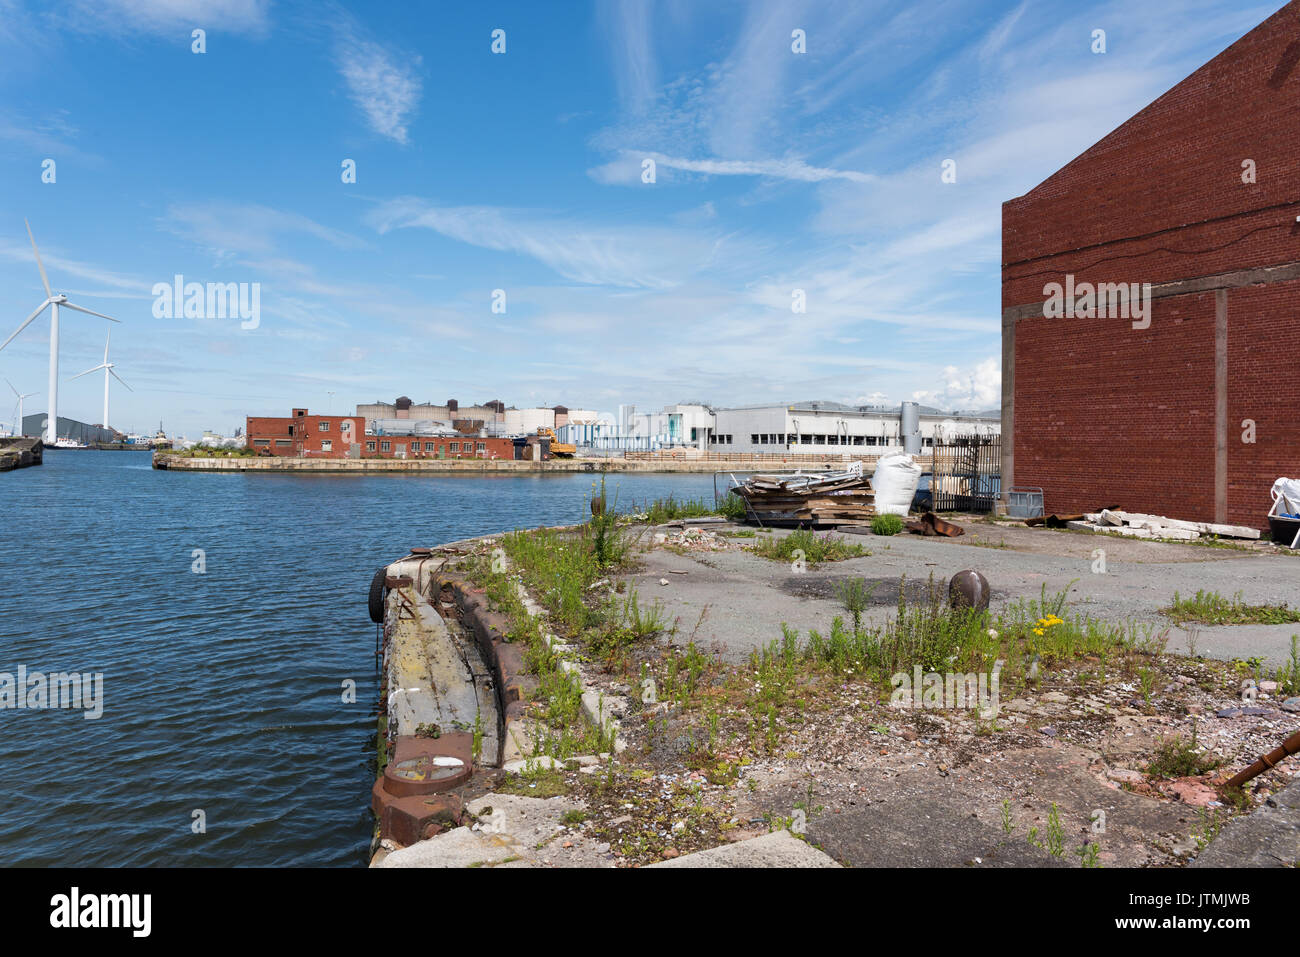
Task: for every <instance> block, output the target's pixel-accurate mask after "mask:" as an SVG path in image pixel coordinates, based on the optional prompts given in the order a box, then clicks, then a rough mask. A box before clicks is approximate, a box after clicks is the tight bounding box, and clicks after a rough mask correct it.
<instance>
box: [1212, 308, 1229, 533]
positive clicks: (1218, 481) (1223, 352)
mask: <svg viewBox="0 0 1300 957" xmlns="http://www.w3.org/2000/svg"><path fill="white" fill-rule="evenodd" d="M1214 520H1215V521H1216V522H1218V523H1219V524H1221V525H1222V524H1226V523H1227V521H1228V290H1226V289H1216V290H1215V291H1214Z"/></svg>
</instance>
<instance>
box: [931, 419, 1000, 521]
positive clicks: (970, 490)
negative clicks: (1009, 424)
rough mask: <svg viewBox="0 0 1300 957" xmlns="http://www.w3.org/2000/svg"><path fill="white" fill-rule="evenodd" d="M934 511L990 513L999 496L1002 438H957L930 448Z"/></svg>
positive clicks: (983, 436) (966, 436) (992, 436)
mask: <svg viewBox="0 0 1300 957" xmlns="http://www.w3.org/2000/svg"><path fill="white" fill-rule="evenodd" d="M930 461H931V466H930V495H931V499H932V502H933V505H932V507H933V509H934V510H935V511H936V512H991V511H993V509H994V507H995V506H996V505H997V501H998V496H999V495H1000V494H1001V493H1002V482H1001V479H1002V437H1001V436H998V435H958V436H955V437H953V438H951V439H949V440H947V441H945V442H942V443H941V442H938V441H936V442H935V444H934V446H933V448H932V449H931V458H930Z"/></svg>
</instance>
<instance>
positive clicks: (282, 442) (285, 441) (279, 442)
mask: <svg viewBox="0 0 1300 957" xmlns="http://www.w3.org/2000/svg"><path fill="white" fill-rule="evenodd" d="M275 444H276V445H293V443H292V442H290V441H289V440H288V439H276V440H275Z"/></svg>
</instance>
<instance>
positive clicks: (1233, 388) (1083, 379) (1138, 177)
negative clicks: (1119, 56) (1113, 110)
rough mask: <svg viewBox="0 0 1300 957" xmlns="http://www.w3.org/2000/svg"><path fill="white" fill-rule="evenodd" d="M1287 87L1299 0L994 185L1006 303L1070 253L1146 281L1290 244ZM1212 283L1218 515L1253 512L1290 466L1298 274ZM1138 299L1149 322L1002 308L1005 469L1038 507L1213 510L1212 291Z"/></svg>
mask: <svg viewBox="0 0 1300 957" xmlns="http://www.w3.org/2000/svg"><path fill="white" fill-rule="evenodd" d="M1298 96H1300V0H1297V2H1292V3H1289V4H1287V6H1286V7H1285V8H1283V9H1282V10H1281V11H1279V12H1278V13H1277V14H1275V15H1274V16H1273V17H1271V18H1269V20H1267V21H1266V22H1265V23H1264V24H1262V25H1261V26H1260V27H1258V28H1257V29H1256V30H1254V31H1252V32H1251V33H1249V34H1248V35H1247V36H1246V37H1244V38H1242V39H1241V40H1240V41H1238V42H1237V43H1236V44H1234V45H1233V46H1231V47H1230V48H1229V49H1228V50H1226V51H1225V52H1224V53H1222V54H1221V55H1219V56H1218V57H1216V58H1215V59H1213V60H1212V61H1210V62H1209V63H1208V64H1206V65H1205V66H1204V67H1202V68H1201V69H1200V70H1198V71H1197V72H1196V73H1194V74H1193V75H1192V76H1191V77H1189V78H1188V79H1187V80H1185V81H1183V82H1182V83H1180V84H1179V85H1178V86H1176V87H1175V88H1174V89H1173V90H1171V91H1169V92H1168V93H1166V94H1165V95H1164V96H1162V97H1160V98H1159V99H1157V100H1156V101H1155V102H1154V103H1152V104H1151V105H1150V106H1148V107H1147V108H1146V109H1144V110H1143V111H1142V112H1140V113H1139V114H1137V115H1136V116H1135V117H1133V119H1131V120H1129V121H1128V122H1127V123H1125V124H1124V125H1123V126H1121V127H1120V128H1119V129H1117V130H1115V131H1114V132H1113V133H1111V134H1110V135H1108V136H1107V137H1105V138H1104V139H1102V140H1101V141H1100V142H1099V143H1098V144H1096V145H1095V146H1094V147H1092V148H1091V149H1089V150H1088V151H1086V152H1085V153H1083V154H1082V155H1081V156H1079V157H1078V158H1076V159H1075V160H1074V161H1072V162H1071V163H1069V164H1068V165H1067V166H1065V167H1064V168H1063V169H1061V170H1060V171H1059V172H1057V173H1056V174H1054V175H1053V176H1052V177H1050V178H1049V179H1047V180H1046V181H1044V182H1043V183H1042V184H1041V185H1039V186H1038V187H1036V188H1035V189H1033V190H1032V191H1030V192H1029V193H1027V194H1026V195H1025V196H1022V197H1020V198H1018V199H1013V200H1011V201H1009V202H1007V203H1005V204H1004V205H1003V217H1002V218H1003V286H1002V303H1003V307H1004V308H1008V307H1015V306H1022V305H1026V304H1031V303H1041V302H1043V300H1044V298H1045V295H1044V289H1043V287H1044V285H1045V284H1046V283H1049V282H1057V283H1062V284H1063V283H1064V281H1065V275H1066V274H1067V273H1072V274H1073V275H1074V277H1075V282H1076V283H1080V282H1091V283H1101V282H1125V283H1152V284H1159V283H1162V282H1173V281H1178V280H1184V279H1193V278H1199V277H1206V276H1213V275H1216V274H1220V273H1225V272H1231V271H1235V270H1242V269H1251V268H1257V267H1261V266H1271V265H1279V264H1283V263H1292V262H1296V261H1300V224H1297V223H1296V216H1297V215H1300V109H1298V108H1297V107H1296V103H1297V97H1298ZM1245 159H1253V160H1254V161H1255V163H1256V169H1257V173H1256V176H1257V180H1258V181H1257V182H1256V183H1254V184H1245V183H1243V182H1242V179H1241V177H1242V172H1243V170H1242V165H1241V164H1242V161H1243V160H1245ZM1227 296H1228V301H1227V306H1228V390H1227V395H1228V470H1227V500H1228V514H1227V516H1226V518H1227V520H1228V521H1229V522H1232V523H1235V524H1244V525H1251V526H1255V527H1264V526H1265V525H1266V524H1267V523H1266V521H1265V519H1264V516H1265V514H1266V512H1267V510H1268V506H1269V504H1270V502H1269V496H1268V489H1269V487H1270V486H1271V485H1272V482H1273V480H1274V479H1276V478H1277V477H1278V476H1280V475H1300V376H1297V375H1296V371H1298V370H1300V358H1297V351H1296V350H1297V348H1300V283H1298V282H1286V283H1274V284H1270V285H1260V286H1251V287H1244V288H1235V289H1230V290H1229V291H1228V293H1227ZM1153 306H1154V307H1153V312H1152V321H1151V326H1150V328H1148V329H1145V330H1135V329H1133V328H1132V326H1131V322H1130V321H1129V320H1125V319H1119V318H1116V319H1092V320H1087V319H1051V320H1048V319H1042V318H1031V319H1021V320H1019V321H1018V322H1017V323H1016V329H1015V337H1016V338H1015V383H1014V422H1013V431H1014V438H1013V443H1014V456H1015V461H1014V469H1015V471H1014V482H1015V484H1016V485H1039V486H1043V487H1044V489H1045V492H1046V504H1047V508H1048V510H1049V511H1056V512H1072V511H1085V510H1092V509H1095V508H1097V507H1098V506H1101V505H1110V504H1117V505H1120V506H1122V507H1124V508H1127V509H1130V510H1133V511H1145V512H1157V513H1161V514H1166V515H1170V516H1173V517H1179V518H1188V519H1196V520H1202V521H1212V520H1214V517H1215V515H1214V506H1215V374H1214V356H1215V334H1214V330H1215V294H1214V292H1212V291H1211V292H1205V293H1196V294H1188V295H1181V296H1173V297H1169V298H1163V299H1157V300H1155V301H1154V304H1153ZM1287 367H1289V369H1290V372H1289V373H1288V372H1287V371H1286V369H1287ZM1246 418H1250V419H1254V420H1255V422H1256V423H1257V441H1256V443H1255V444H1253V445H1251V444H1245V443H1243V442H1242V441H1241V437H1242V428H1241V422H1242V420H1243V419H1246Z"/></svg>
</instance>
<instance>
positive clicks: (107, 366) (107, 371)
mask: <svg viewBox="0 0 1300 957" xmlns="http://www.w3.org/2000/svg"><path fill="white" fill-rule="evenodd" d="M112 339H113V330H112V328H111V327H110V328H109V330H108V338H107V339H105V340H104V361H103V362H101V363H100V364H99V365H97V366H95V367H94V368H93V369H87V370H86V371H85V372H78V373H77V374H76V375H74V376H73V377H72V379H80V378H81V377H82V376H83V375H90V374H91V373H92V372H98V371H99V370H100V369H103V370H104V418H103V421H101V422H100V423H99V424H100V425H102V426H103V427H104V428H106V429H107V428H108V427H109V426H108V377H109V376H112V377H113V378H114V379H116V380H117V381H118V382H121V383H122V385H124V386H126V391H127V392H134V391H135V390H134V389H132V388H131V387H130V386H129V385H126V383H125V382H124V381H123V380H122V377H121V376H120V375H118V374H117V373H116V372H114V371H113V363H111V362H109V361H108V344H109V342H110V341H112ZM72 379H69V380H68V381H69V382H71V381H72Z"/></svg>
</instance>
